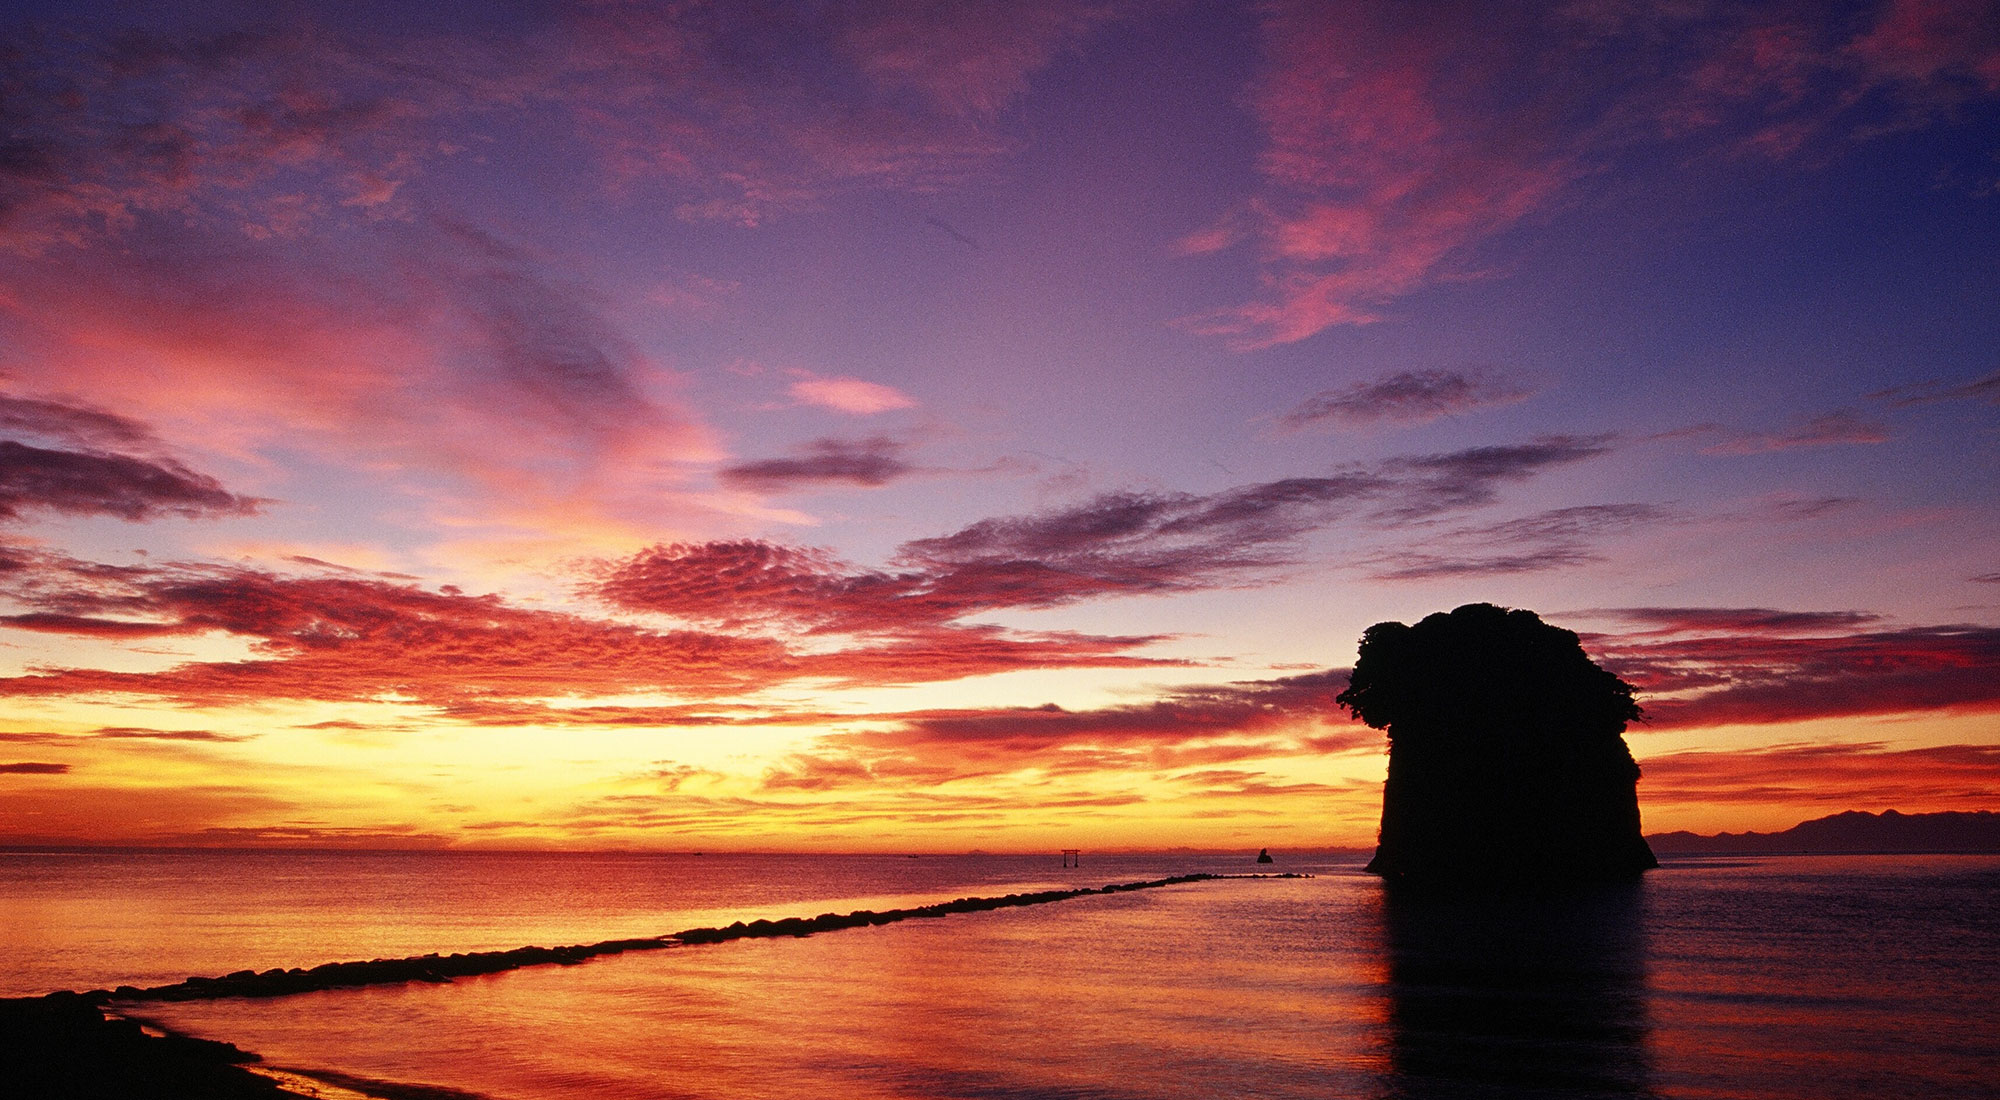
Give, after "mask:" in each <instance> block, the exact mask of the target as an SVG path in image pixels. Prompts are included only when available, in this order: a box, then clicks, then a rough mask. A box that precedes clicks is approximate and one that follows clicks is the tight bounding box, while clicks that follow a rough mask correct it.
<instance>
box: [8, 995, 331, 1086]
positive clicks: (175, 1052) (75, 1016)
mask: <svg viewBox="0 0 2000 1100" xmlns="http://www.w3.org/2000/svg"><path fill="white" fill-rule="evenodd" d="M256 1060H257V1056H256V1055H254V1054H249V1053H246V1052H244V1051H241V1050H238V1049H237V1048H236V1047H235V1046H233V1045H232V1044H229V1043H217V1042H211V1041H209V1040H207V1039H192V1038H188V1037H186V1036H181V1035H170V1036H165V1037H161V1036H157V1035H148V1034H146V1033H145V1032H144V1031H143V1030H142V1029H141V1028H140V1026H139V1025H138V1024H137V1023H134V1022H133V1021H131V1020H124V1019H119V1018H117V1017H107V1016H105V1014H104V1013H103V1011H102V1010H100V1009H99V1008H98V1007H97V1006H96V1005H94V1004H92V1003H91V1002H90V1000H89V999H88V998H86V997H84V996H83V995H81V994H78V993H51V994H49V995H48V996H46V997H33V998H21V999H19V1000H0V1096H6V1097H15V1096H18V1097H21V1098H22V1100H27V1098H29V1097H38V1098H39V1097H47V1098H50V1100H54V1098H57V1097H63V1098H75V1100H98V1098H100V1097H101V1098H103V1100H133V1098H135V1097H157V1098H159V1100H181V1098H182V1097H189V1098H193V1097H205V1098H214V1100H236V1098H237V1097H243V1098H246V1100H247V1098H252V1097H256V1098H271V1097H289V1096H294V1095H297V1094H295V1093H290V1092H286V1091H285V1090H283V1089H281V1088H279V1087H278V1086H277V1085H276V1084H275V1083H274V1082H272V1081H271V1080H270V1079H268V1078H265V1077H259V1076H258V1075H256V1074H254V1073H251V1072H250V1071H249V1070H246V1069H244V1068H243V1064H244V1063H246V1062H254V1061H256Z"/></svg>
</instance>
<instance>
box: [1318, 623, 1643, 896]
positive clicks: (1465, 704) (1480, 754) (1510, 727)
mask: <svg viewBox="0 0 2000 1100" xmlns="http://www.w3.org/2000/svg"><path fill="white" fill-rule="evenodd" d="M1339 702H1340V703H1341V704H1342V705H1343V706H1345V707H1347V708H1348V710H1350V711H1351V712H1353V713H1354V715H1355V716H1356V717H1358V718H1360V719H1361V720H1362V721H1364V722H1367V723H1368V724H1369V725H1371V726H1374V727H1375V728H1377V729H1383V730H1387V731H1388V734H1389V779H1388V783H1387V784H1386V785H1385V787H1384V789H1383V793H1382V831H1381V837H1380V844H1379V845H1378V847H1377V848H1376V850H1375V858H1374V860H1373V861H1372V862H1370V863H1369V865H1368V869H1369V870H1371V871H1374V872H1376V873H1377V874H1380V875H1383V876H1385V877H1387V878H1389V879H1392V880H1401V881H1411V882H1426V883H1439V884H1449V883H1509V882H1516V883H1524V884H1529V883H1548V882H1559V881H1578V880H1592V879H1607V878H1620V877H1629V876H1633V875H1636V874H1638V873H1639V872H1641V871H1643V870H1645V869H1647V868H1649V867H1656V866H1658V862H1657V861H1656V860H1655V859H1654V858H1653V853H1652V850H1651V849H1650V848H1648V847H1647V846H1646V841H1645V838H1644V837H1643V836H1642V835H1641V834H1640V831H1639V800H1638V780H1639V766H1638V764H1636V763H1635V762H1634V761H1633V760H1632V753H1631V751H1630V750H1629V749H1627V748H1626V746H1625V738H1624V736H1623V735H1624V732H1625V726H1626V723H1628V722H1630V721H1631V720H1633V719H1635V718H1637V717H1638V716H1639V707H1638V704H1637V703H1635V702H1634V701H1633V698H1632V687H1631V685H1629V684H1627V683H1625V682H1624V681H1623V680H1620V679H1619V678H1618V677H1617V676H1615V675H1613V674H1611V673H1610V672H1607V671H1605V670H1604V669H1601V668H1599V667H1597V665H1596V664H1594V663H1592V661H1591V660H1590V658H1589V657H1588V656H1587V655H1586V654H1585V653H1584V651H1583V646H1582V644H1581V643H1580V642H1579V641H1578V639H1577V636H1576V634H1575V633H1574V632H1572V631H1568V630H1563V629H1561V628H1560V627H1554V626H1550V625H1549V624H1547V623H1545V622H1543V621H1542V620H1541V618H1540V617H1538V616H1537V615H1536V614H1535V613H1534V612H1532V611H1520V610H1508V609H1506V608H1502V607H1496V606H1494V605H1492V604H1483V603H1481V604H1467V605H1465V606H1464V607H1460V608H1458V609H1456V610H1454V611H1451V612H1449V613H1444V612H1440V613H1438V614H1435V615H1430V616H1427V617H1425V618H1424V619H1423V621H1421V622H1419V623H1417V624H1416V625H1415V626H1408V625H1405V624H1403V623H1399V622H1386V623H1377V624H1375V625H1374V626H1371V627H1369V628H1368V630H1367V632H1366V633H1364V634H1363V635H1362V639H1361V654H1360V659H1359V660H1358V661H1356V663H1355V667H1354V677H1353V680H1352V682H1351V684H1350V685H1349V687H1348V688H1347V690H1346V691H1344V692H1342V693H1341V694H1340V696H1339Z"/></svg>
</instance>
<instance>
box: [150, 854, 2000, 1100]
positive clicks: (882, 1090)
mask: <svg viewBox="0 0 2000 1100" xmlns="http://www.w3.org/2000/svg"><path fill="white" fill-rule="evenodd" d="M1996 897H2000V857H1990V856H1989V857H1967V858H1964V859H1960V860H1956V861H1954V860H1953V859H1952V858H1950V857H1924V861H1923V862H1921V864H1910V865H1906V864H1904V863H1899V862H1895V861H1883V860H1876V861H1874V862H1870V861H1868V860H1866V859H1850V860H1844V861H1843V860H1811V859H1804V858H1801V859H1797V860H1789V861H1787V860H1768V861H1762V862H1757V861H1740V862H1738V863H1722V864H1712V865H1690V866H1686V867H1678V868H1676V867H1671V866H1670V867H1668V868H1665V869H1663V870H1661V871H1659V872H1655V873H1653V874H1652V875H1650V876H1648V878H1647V879H1646V881H1645V882H1644V883H1643V884H1639V885H1635V886H1629V887H1624V888H1617V889H1610V890H1603V891H1594V892H1593V891H1583V892H1578V893H1574V894H1571V895H1568V896H1565V897H1562V898H1554V899H1551V898H1547V897H1542V898H1536V899H1527V898H1513V899H1509V898H1506V897H1504V896H1494V897H1483V898H1473V899H1465V898H1459V899H1451V900H1448V901H1437V900H1435V899H1425V898H1422V897H1410V896H1408V895H1406V894H1397V893H1395V892H1393V891H1389V890H1387V889H1385V888H1384V887H1383V885H1382V884H1381V883H1380V882H1378V881H1376V880H1374V879H1372V878H1367V877H1364V876H1360V875H1355V874H1351V873H1334V874H1328V875H1325V876H1323V877H1321V878H1317V879H1311V880H1291V881H1274V880H1258V881H1219V882H1206V883H1194V884H1189V885H1185V886H1177V887H1170V888H1165V889H1159V890H1149V891H1143V892H1139V893H1132V894H1119V895H1109V896H1096V897H1089V898H1079V899H1076V900H1073V901H1067V902H1062V903H1059V904H1054V905H1046V906H1038V907H1034V908H1029V909H1013V910H1002V911H998V912H990V913H976V914H965V915H960V916H953V917H947V918H943V919H938V920H921V921H907V922H904V923H901V924H894V925H888V926H884V927H879V928H866V929H855V930H852V931H845V932H836V933H831V934H825V935H819V936H813V937H809V938H805V939H783V940H742V941H734V942H730V943H724V944H718V945H714V946H709V947H699V948H684V949H674V950H668V951H660V952H650V953H646V954H639V955H629V956H623V957H618V958H609V959H604V960H600V961H595V962H591V963H587V964H584V965H581V966H577V967H572V968H560V967H539V968H533V969H529V970H524V971H519V972H515V973H512V974H502V975H493V976H489V977H485V978H478V979H471V980H466V981H461V982H458V983H456V984H452V985H440V986H425V985H416V986H402V987H384V988H377V989H366V990H354V991H344V992H329V993H324V994H312V995H305V996H298V997H291V998H282V999H279V1000H275V1001H257V1002H233V1003H232V1002H213V1003H207V1004H202V1003H189V1004H184V1005H170V1006H157V1014H158V1015H159V1016H160V1017H161V1018H162V1019H163V1020H164V1021H165V1022H167V1023H170V1024H172V1025H175V1026H178V1027H182V1028H185V1029H189V1030H193V1031H195V1032H196V1033H198V1034H204V1035H207V1036H210V1037H215V1038H223V1039H228V1040H230V1041H233V1042H236V1043H238V1044H239V1045H241V1046H243V1047H245V1048H247V1049H251V1050H256V1051H260V1052H261V1053H263V1054H264V1055H266V1056H267V1057H268V1058H269V1059H270V1060H271V1061H272V1062H273V1063H275V1064H277V1065H279V1066H285V1067H291V1068H295V1069H301V1070H311V1069H312V1068H314V1067H334V1068H338V1069H341V1070H345V1071H347V1072H350V1073H354V1074H358V1075H361V1076H364V1077H372V1078H378V1079H382V1080H388V1081H401V1082H414V1083H422V1084H430V1085H437V1086H444V1087H449V1088H456V1089H463V1090H469V1091H472V1092H475V1093H480V1094H485V1095H488V1096H492V1097H496V1098H503V1100H543V1098H555V1097H591V1098H607V1100H623V1098H628V1097H629V1098H638V1097H690V1098H697V1097H698V1098H724V1097H729V1098H737V1097H773V1098H778V1097H783V1098H791V1097H801V1096H839V1097H861V1098H874V1097H880V1098H888V1097H897V1098H915V1097H970V1098H982V1100H1031V1098H1036V1100H1040V1098H1055V1100H1192V1098H1195V1097H1202V1098H1207V1097H1215V1096H1254V1097H1269V1098H1280V1100H1290V1098H1301V1100H1303V1098H1306V1097H1315V1098H1317V1097H1329V1096H1338V1097H1366V1098H1374V1100H1405V1098H1408V1100H1417V1098H1431V1097H1458V1096H1478V1097H1520V1098H1523V1100H1525V1098H1529V1097H1533V1098H1536V1100H1540V1098H1542V1097H1547V1096H1565V1097H1571V1098H1600V1100H1623V1098H1628V1097H1650V1096H1673V1097H1677V1098H1678V1097H1701V1096H1715V1097H1759V1098H1765V1097H1813V1098H1814V1100H1862V1098H1867V1100H1875V1098H1877V1097H1880V1096H1887V1095H1923V1096H1926V1097H1952V1098H1960V1097H1963V1098H1975V1097H1976V1098H1980V1100H1986V1098H1990V1097H1991V1096H1992V1095H1993V1092H1992V1087H1991V1068H1992V1066H1993V1065H1996V1064H2000V999H1997V998H1995V997H1993V995H1992V990H1993V989H1994V988H1995V987H1996V985H2000V906H1994V905H1993V904H1992V901H1993V900H1994V898H1996Z"/></svg>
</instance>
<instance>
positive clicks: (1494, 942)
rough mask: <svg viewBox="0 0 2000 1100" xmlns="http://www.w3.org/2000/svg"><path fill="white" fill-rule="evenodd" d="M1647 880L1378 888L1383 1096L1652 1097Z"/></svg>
mask: <svg viewBox="0 0 2000 1100" xmlns="http://www.w3.org/2000/svg"><path fill="white" fill-rule="evenodd" d="M1642 889H1643V887H1642V886H1641V885H1640V884H1639V883H1636V882H1634V883H1629V884H1624V883H1621V884H1615V885H1605V886H1597V887H1589V888H1578V889H1574V890H1571V891H1567V892H1564V893H1560V894H1554V895H1541V896H1534V895H1513V894H1477V895H1469V896H1468V895H1440V894H1436V893H1427V892H1421V891H1411V890H1409V889H1407V888H1401V887H1386V886H1385V888H1384V890H1383V894H1382V906H1383V914H1382V915H1383V931H1384V936H1385V941H1386V948H1387V954H1388V960H1387V961H1388V978H1389V980H1388V999H1389V1008H1388V1044H1389V1046H1388V1058H1389V1070H1390V1073H1389V1076H1388V1080H1389V1082H1390V1085H1389V1087H1388V1088H1387V1090H1386V1091H1385V1096H1387V1097H1391V1098H1396V1100H1405V1098H1407V1100H1420V1098H1426V1100H1427V1098H1432V1097H1461V1096H1464V1097H1509V1096H1522V1097H1528V1096H1550V1095H1562V1096H1577V1097H1632V1096H1651V1095H1654V1093H1653V1087H1652V1080H1653V1073H1652V1066H1651V1064H1650V1060H1649V1058H1648V1055H1647V1038H1648V1031H1649V1022H1648V1017H1647V1001H1646V947H1647V945H1646V935H1645V924H1644V907H1643V905H1642V900H1643V899H1642V893H1641V891H1642Z"/></svg>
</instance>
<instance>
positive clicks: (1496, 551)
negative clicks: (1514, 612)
mask: <svg viewBox="0 0 2000 1100" xmlns="http://www.w3.org/2000/svg"><path fill="white" fill-rule="evenodd" d="M1670 515H1671V513H1670V512H1669V511H1668V510H1667V509H1665V508H1661V507H1659V506H1657V505H1652V504H1585V505H1578V506H1576V507H1572V508H1555V509H1550V510H1549V511H1545V512H1538V513H1536V514H1534V515H1530V516H1523V517H1521V518H1519V519H1512V520H1506V521H1504V522H1501V523H1491V524H1484V525H1480V526H1474V527H1460V528H1456V529H1453V530H1447V531H1443V532H1440V533H1438V534H1436V535H1435V536H1433V537H1431V538H1427V539H1426V540H1425V541H1424V546H1425V549H1423V550H1404V551H1400V552H1396V553H1388V554H1382V555H1379V556H1378V557H1377V558H1375V559H1374V561H1373V563H1372V564H1374V565H1376V566H1377V567H1378V569H1377V571H1376V572H1374V573H1372V574H1371V576H1373V577H1374V578H1375V579H1377V580H1391V581H1397V580H1434V579H1437V578H1442V577H1490V576H1506V575H1508V574H1514V573H1538V572H1543V571H1545V570H1550V569H1571V568H1574V567H1576V566H1579V565H1585V564H1588V563H1590V562H1594V561H1599V560H1601V555H1600V554H1599V553H1598V552H1597V544H1598V543H1599V541H1601V540H1602V539H1604V538H1606V537H1609V536H1613V535H1617V534H1622V533H1624V532H1626V531H1630V530H1632V529H1634V528H1638V527H1642V526H1645V525H1648V524H1652V523H1658V522H1660V521H1662V520H1664V519H1666V518H1668V517H1669V516H1670Z"/></svg>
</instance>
